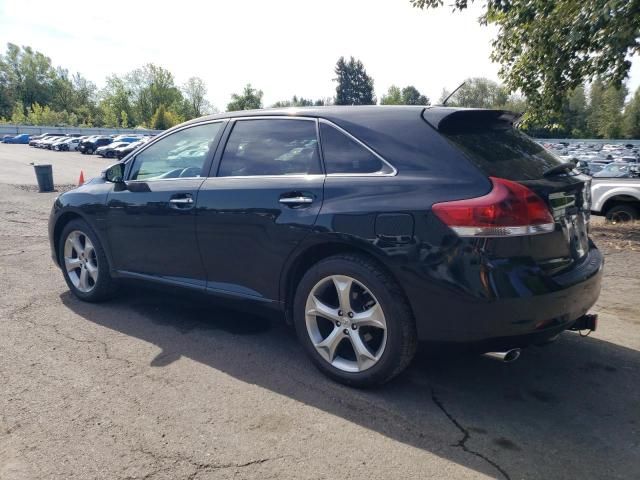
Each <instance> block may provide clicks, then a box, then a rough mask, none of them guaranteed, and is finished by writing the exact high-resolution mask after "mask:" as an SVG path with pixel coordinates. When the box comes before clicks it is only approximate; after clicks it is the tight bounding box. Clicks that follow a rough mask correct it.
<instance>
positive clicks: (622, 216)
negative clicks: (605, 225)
mask: <svg viewBox="0 0 640 480" xmlns="http://www.w3.org/2000/svg"><path fill="white" fill-rule="evenodd" d="M606 217H607V220H608V221H610V222H611V223H628V222H632V221H634V220H638V218H639V215H638V210H637V209H636V208H635V207H634V206H633V205H624V204H622V205H616V206H615V207H611V208H610V209H609V210H607V214H606Z"/></svg>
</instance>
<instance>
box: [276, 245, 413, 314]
mask: <svg viewBox="0 0 640 480" xmlns="http://www.w3.org/2000/svg"><path fill="white" fill-rule="evenodd" d="M340 254H356V255H361V256H363V257H366V258H368V259H370V260H372V261H373V262H375V263H376V265H377V266H378V267H380V269H381V270H383V271H384V272H385V273H386V274H387V275H389V276H390V277H391V278H392V279H393V280H394V281H395V282H396V283H397V284H398V287H399V288H400V290H401V291H402V294H403V295H405V297H406V292H405V290H404V288H403V286H402V284H401V283H400V282H399V281H398V278H397V276H396V275H394V273H393V271H392V270H391V269H390V268H389V267H388V266H387V265H385V263H384V262H383V261H382V260H381V258H380V255H379V254H376V253H374V252H373V251H372V249H371V248H366V247H365V246H360V245H354V244H353V243H348V242H346V241H341V240H329V241H325V242H319V243H314V244H311V245H307V246H305V247H303V248H301V249H299V250H298V251H297V253H296V254H295V256H293V258H292V259H290V260H289V261H288V263H287V267H286V268H285V269H284V272H283V275H282V276H281V281H280V298H281V300H282V304H283V306H284V312H285V318H286V321H287V323H288V324H292V315H293V312H292V309H293V300H294V298H295V293H296V287H297V285H298V284H299V283H300V280H301V279H302V277H303V276H304V274H305V273H306V272H307V271H308V270H309V269H310V268H311V267H312V266H313V265H315V264H316V263H318V262H320V261H321V260H324V259H325V258H329V257H332V256H334V255H340ZM407 305H411V304H410V302H407ZM410 308H411V307H410ZM411 314H412V315H413V311H412V312H411Z"/></svg>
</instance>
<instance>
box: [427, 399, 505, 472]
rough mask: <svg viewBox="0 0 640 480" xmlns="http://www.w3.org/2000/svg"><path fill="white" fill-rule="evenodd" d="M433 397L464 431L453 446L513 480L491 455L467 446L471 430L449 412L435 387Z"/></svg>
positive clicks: (457, 426) (439, 406)
mask: <svg viewBox="0 0 640 480" xmlns="http://www.w3.org/2000/svg"><path fill="white" fill-rule="evenodd" d="M431 399H432V400H433V403H435V404H436V405H437V407H438V408H439V409H440V410H441V411H442V413H444V414H445V416H446V417H447V418H448V419H449V420H450V421H451V423H453V425H454V426H455V427H456V428H457V429H458V430H460V432H461V433H462V438H461V439H460V440H458V442H457V443H454V444H452V446H453V447H459V448H461V449H462V450H463V451H465V452H466V453H469V454H471V455H475V456H476V457H478V458H480V459H482V460H484V461H485V462H487V463H488V464H489V465H491V466H492V467H493V468H495V469H496V470H498V471H499V472H500V473H501V474H502V476H504V478H506V479H507V480H511V477H510V476H509V474H508V473H507V472H506V471H505V470H504V469H503V468H502V467H501V466H500V465H498V464H497V463H496V462H495V461H493V460H491V459H490V458H489V457H487V456H485V455H483V454H482V453H480V452H476V451H475V450H471V449H470V448H469V447H467V441H468V440H469V439H470V438H471V435H470V434H469V431H468V430H467V429H466V428H464V427H463V426H462V425H461V424H460V422H458V420H456V418H455V417H454V416H453V415H452V414H451V413H449V411H448V410H447V409H446V408H445V406H444V404H443V403H442V400H440V399H439V398H438V396H437V395H436V392H435V390H434V389H433V388H432V389H431Z"/></svg>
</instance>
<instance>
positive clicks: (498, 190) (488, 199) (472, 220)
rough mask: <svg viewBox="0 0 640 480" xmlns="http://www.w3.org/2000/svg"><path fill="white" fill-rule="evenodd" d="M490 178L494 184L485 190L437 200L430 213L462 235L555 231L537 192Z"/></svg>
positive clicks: (548, 213) (478, 235)
mask: <svg viewBox="0 0 640 480" xmlns="http://www.w3.org/2000/svg"><path fill="white" fill-rule="evenodd" d="M489 178H490V180H491V183H492V184H493V188H492V189H491V191H490V192H489V193H488V194H486V195H484V196H482V197H477V198H469V199H467V200H455V201H453V202H442V203H436V204H435V205H433V207H432V210H433V213H435V214H436V215H437V216H438V218H439V219H440V220H442V221H443V222H444V223H445V224H447V225H448V226H449V227H450V228H451V229H452V230H453V231H454V232H456V233H457V234H458V235H459V236H461V237H509V236H518V235H536V234H540V233H548V232H553V231H554V229H555V222H554V220H553V217H552V216H551V212H550V211H549V208H548V207H547V205H546V204H545V203H544V201H543V200H542V199H541V198H540V197H539V196H538V195H536V194H535V193H534V192H532V191H531V190H529V189H528V188H527V187H525V186H524V185H521V184H519V183H516V182H512V181H510V180H505V179H504V178H496V177H489Z"/></svg>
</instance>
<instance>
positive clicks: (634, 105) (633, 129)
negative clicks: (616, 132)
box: [622, 87, 640, 139]
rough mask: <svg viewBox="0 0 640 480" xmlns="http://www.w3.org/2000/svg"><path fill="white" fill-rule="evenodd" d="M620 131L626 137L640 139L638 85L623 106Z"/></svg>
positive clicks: (639, 94)
mask: <svg viewBox="0 0 640 480" xmlns="http://www.w3.org/2000/svg"><path fill="white" fill-rule="evenodd" d="M622 132H623V135H624V136H625V137H626V138H637V139H640V87H638V89H637V90H636V93H635V94H634V95H633V97H632V98H631V100H630V101H629V103H627V105H626V106H625V108H624V115H623V120H622Z"/></svg>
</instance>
